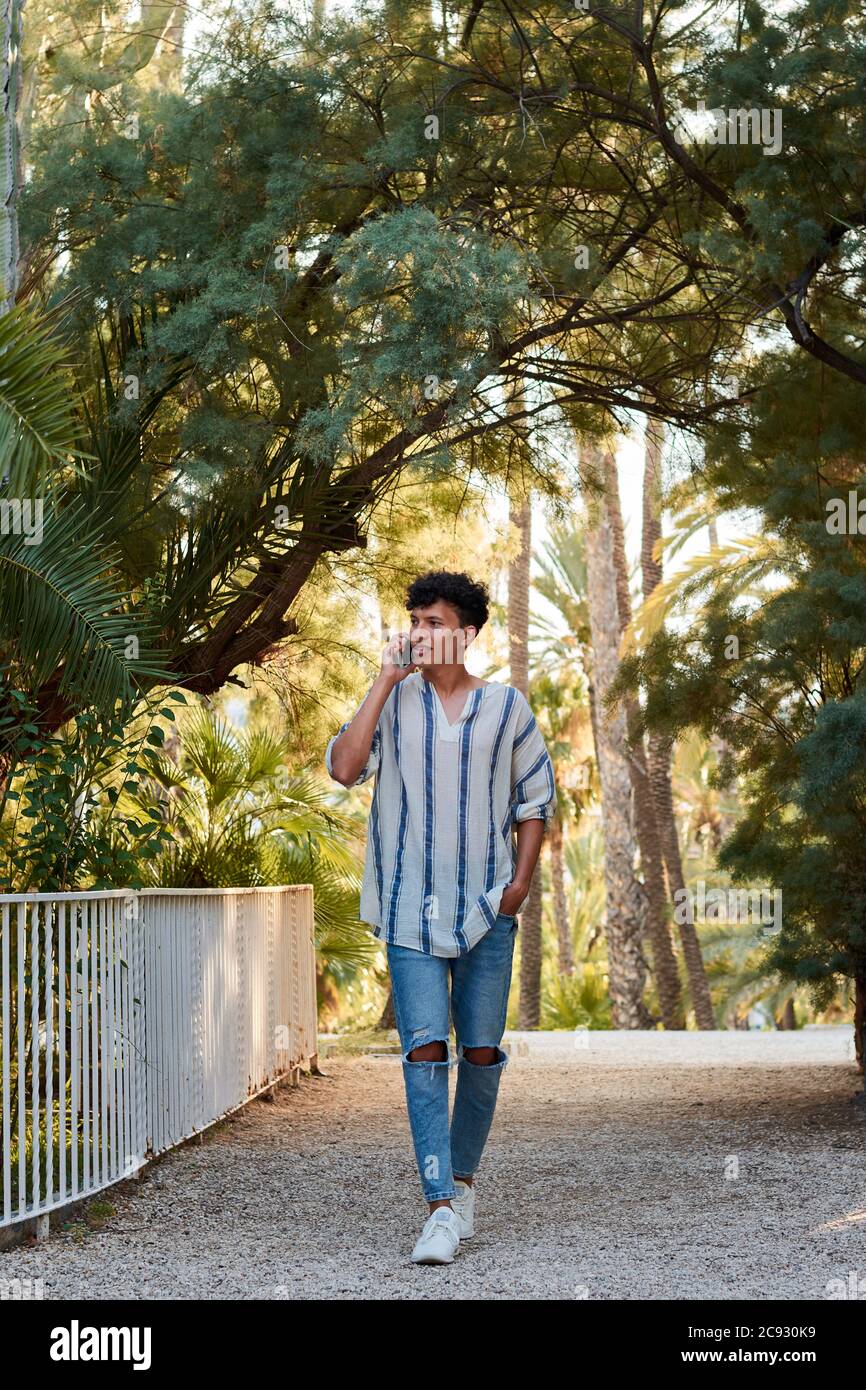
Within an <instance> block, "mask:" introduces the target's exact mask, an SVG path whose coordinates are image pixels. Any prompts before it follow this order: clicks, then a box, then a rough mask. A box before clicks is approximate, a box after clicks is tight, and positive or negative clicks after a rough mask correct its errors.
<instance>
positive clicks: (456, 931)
mask: <svg viewBox="0 0 866 1390" xmlns="http://www.w3.org/2000/svg"><path fill="white" fill-rule="evenodd" d="M348 727H349V726H348V723H346V724H342V725H341V726H340V728H339V730H338V732H337V733H336V734H334V736H333V738H332V739H331V740H330V742H329V743H328V747H327V749H326V751H325V765H326V767H327V769H328V772H329V773H330V774H331V776H333V769H332V767H331V749H332V748H333V745H334V742H335V741H336V739H337V738H338V737H339V735H340V734H341V733H342V732H343V730H344V729H347V728H348ZM374 772H375V773H376V774H377V775H376V783H375V787H374V791H373V803H372V806H371V809H370V823H369V833H368V836H367V849H366V859H365V864H364V881H363V887H362V890H361V912H360V916H361V919H362V920H363V921H365V922H367V923H368V924H369V925H370V926H371V928H372V931H373V935H374V936H377V937H379V938H380V940H382V941H386V942H391V943H393V944H395V945H398V946H409V947H411V948H413V949H414V950H417V951H424V952H425V953H426V954H427V955H433V956H460V955H463V954H465V952H467V951H469V950H471V948H472V947H473V946H474V945H475V943H476V942H477V941H479V940H480V939H481V937H482V936H483V935H484V934H485V932H487V931H489V929H490V928H491V927H492V926H493V923H494V922H495V921H496V916H497V913H498V910H499V902H500V899H501V897H502V894H503V892H504V891H505V888H506V886H507V884H508V883H509V882H510V880H511V876H512V874H513V872H514V867H515V864H516V862H517V847H516V843H515V837H514V835H513V833H512V826H513V824H514V823H515V822H516V821H521V820H532V819H540V820H543V821H545V822H547V821H549V820H550V819H551V817H552V816H553V814H554V812H555V810H556V785H555V782H554V776H553V763H552V761H551V758H550V754H549V753H548V751H547V746H546V744H545V742H544V738H543V736H542V733H541V730H540V729H539V727H538V724H537V722H536V719H535V716H534V715H533V713H532V710H531V708H530V706H529V703H528V701H527V700H526V698H525V697H524V696H523V695H521V693H520V691H519V690H515V689H514V687H513V686H510V685H502V684H500V682H498V681H490V682H488V684H487V685H485V686H479V687H478V688H477V689H475V690H470V691H469V693H468V694H467V696H466V703H465V705H464V706H463V712H462V713H461V715H460V717H459V719H458V720H457V722H456V723H455V724H453V725H450V724H449V723H448V720H447V718H446V715H445V711H444V709H443V708H442V702H441V700H440V699H439V696H438V695H437V693H436V690H435V687H434V686H433V685H431V683H430V682H429V681H428V680H427V679H425V677H424V676H423V675H422V674H421V672H420V671H413V672H412V674H411V675H409V676H406V677H405V678H404V679H403V680H402V681H400V682H398V684H397V685H395V686H394V688H393V690H392V691H391V693H390V694H389V696H388V699H387V700H386V701H385V704H384V706H383V708H382V712H381V714H380V715H379V721H378V724H377V725H376V729H375V731H374V734H373V741H372V745H371V748H370V756H369V758H368V759H367V763H366V765H365V767H364V768H363V769H362V771H361V772H360V774H359V775H358V777H357V778H356V785H357V783H358V782H364V781H366V779H367V778H368V777H370V776H371V775H372V774H373V773H374ZM524 901H525V900H524ZM520 906H522V904H520Z"/></svg>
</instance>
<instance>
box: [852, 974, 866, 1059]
mask: <svg viewBox="0 0 866 1390" xmlns="http://www.w3.org/2000/svg"><path fill="white" fill-rule="evenodd" d="M854 1052H855V1055H856V1058H857V1065H858V1067H859V1068H860V1070H861V1071H863V1070H864V1057H866V977H864V976H862V975H857V976H855V979H854Z"/></svg>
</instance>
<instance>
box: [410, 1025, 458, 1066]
mask: <svg viewBox="0 0 866 1390" xmlns="http://www.w3.org/2000/svg"><path fill="white" fill-rule="evenodd" d="M425 1031H426V1030H425V1029H423V1028H422V1029H416V1031H415V1032H414V1033H413V1034H412V1036H413V1038H416V1037H419V1036H421V1035H423V1033H424V1032H425ZM406 1058H407V1060H408V1061H410V1062H447V1060H448V1040H447V1038H431V1039H430V1040H429V1041H428V1042H425V1043H418V1044H416V1045H415V1047H413V1048H412V1049H411V1050H410V1051H409V1052H407V1053H406Z"/></svg>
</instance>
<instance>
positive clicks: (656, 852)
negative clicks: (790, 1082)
mask: <svg viewBox="0 0 866 1390" xmlns="http://www.w3.org/2000/svg"><path fill="white" fill-rule="evenodd" d="M604 485H605V505H606V507H607V512H608V516H609V518H610V525H611V537H612V543H613V562H614V570H615V573H616V606H617V615H618V619H619V621H618V629H617V632H618V636H619V637H622V634H623V633H624V632H625V629H626V628H627V627H628V625H629V623H630V622H631V596H630V594H629V587H628V564H627V562H626V556H625V537H624V533H623V524H622V511H621V508H620V500H619V479H618V477H617V468H616V460H615V459H614V456H613V454H611V453H610V452H608V453H606V454H605V456H604ZM623 704H624V709H625V718H626V728H627V730H628V733H629V736H630V737H629V743H630V745H631V746H630V748H627V749H626V753H627V756H628V772H629V779H630V781H631V788H632V796H633V807H634V823H635V830H636V832H637V840H638V845H639V847H640V861H641V867H642V869H643V876H644V889H645V892H646V913H647V918H646V930H647V935H648V937H649V941H650V945H651V948H652V958H653V976H654V978H655V983H656V991H657V993H658V999H659V1007H660V1009H661V1012H662V1022H663V1023H664V1026H665V1028H669V1029H680V1028H685V1026H686V1021H685V1015H684V1012H683V1004H682V997H681V989H680V972H679V966H678V965H677V958H676V954H675V952H674V947H673V939H672V936H671V928H670V922H669V920H668V910H667V896H666V893H665V875H664V861H663V858H662V850H661V844H660V842H659V835H658V827H657V825H656V813H655V805H654V802H653V795H652V787H651V785H650V779H649V770H648V767H647V758H646V749H645V748H644V742H643V739H642V738H638V737H637V736H636V735H635V733H634V729H635V725H636V722H637V717H638V713H639V710H638V702H637V699H636V697H634V696H631V697H629V698H628V699H626V700H625V701H624V702H623Z"/></svg>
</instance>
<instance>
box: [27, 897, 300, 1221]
mask: <svg viewBox="0 0 866 1390" xmlns="http://www.w3.org/2000/svg"><path fill="white" fill-rule="evenodd" d="M316 1031H317V1019H316V966H315V945H314V933H313V890H312V888H311V887H309V886H297V887H295V886H292V887H282V888H234V889H231V888H229V889H175V888H165V889H161V888H155V889H145V890H144V891H142V892H140V893H133V892H130V891H120V892H98V893H57V894H50V893H28V894H4V895H0V1088H2V1089H0V1114H2V1152H3V1170H2V1200H0V1229H2V1228H3V1227H5V1226H11V1225H13V1224H14V1223H16V1222H20V1221H22V1220H27V1219H28V1218H32V1217H34V1216H41V1215H43V1214H45V1213H47V1212H50V1211H51V1210H52V1209H55V1208H57V1207H62V1206H65V1205H66V1204H68V1203H70V1202H73V1201H76V1200H79V1199H81V1198H82V1197H86V1196H89V1195H90V1194H91V1193H93V1192H97V1191H99V1190H100V1189H101V1188H104V1187H107V1186H109V1185H110V1184H111V1183H113V1182H117V1181H119V1180H120V1179H122V1178H126V1177H129V1176H130V1175H131V1174H133V1173H134V1172H136V1171H137V1170H138V1169H139V1168H141V1166H142V1165H143V1164H144V1163H146V1162H147V1160H148V1159H149V1158H152V1157H153V1156H154V1155H155V1154H158V1153H161V1152H163V1151H164V1150H166V1149H169V1148H171V1147H172V1146H173V1145H174V1144H178V1143H180V1142H181V1141H182V1140H184V1139H187V1138H189V1137H190V1136H191V1135H193V1134H195V1133H197V1132H198V1131H200V1130H202V1129H204V1128H205V1127H206V1126H207V1125H209V1124H211V1123H213V1121H214V1120H217V1119H219V1118H220V1116H222V1115H225V1114H227V1113H228V1112H229V1111H231V1110H234V1109H236V1108H237V1107H238V1106H240V1105H243V1104H244V1102H245V1101H247V1100H249V1099H250V1097H251V1096H254V1095H256V1094H258V1093H259V1092H260V1091H262V1090H264V1089H265V1088H266V1087H268V1086H269V1085H272V1084H273V1082H274V1081H276V1080H279V1078H280V1077H281V1076H284V1075H285V1074H286V1073H287V1072H289V1071H291V1070H292V1069H293V1068H294V1067H296V1066H297V1065H298V1064H299V1063H300V1062H301V1060H302V1059H305V1058H311V1057H313V1056H314V1055H315V1052H316Z"/></svg>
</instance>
